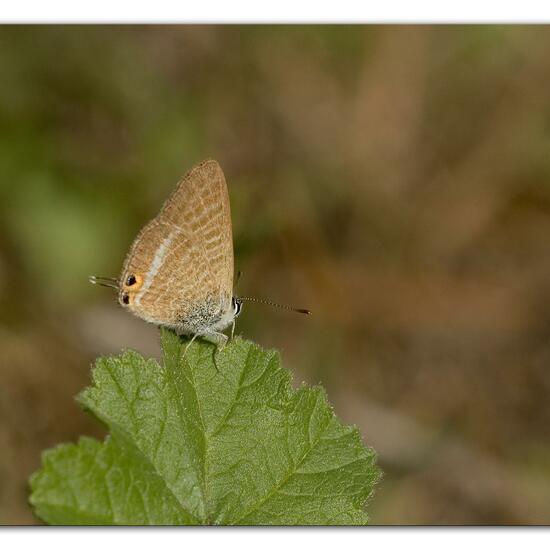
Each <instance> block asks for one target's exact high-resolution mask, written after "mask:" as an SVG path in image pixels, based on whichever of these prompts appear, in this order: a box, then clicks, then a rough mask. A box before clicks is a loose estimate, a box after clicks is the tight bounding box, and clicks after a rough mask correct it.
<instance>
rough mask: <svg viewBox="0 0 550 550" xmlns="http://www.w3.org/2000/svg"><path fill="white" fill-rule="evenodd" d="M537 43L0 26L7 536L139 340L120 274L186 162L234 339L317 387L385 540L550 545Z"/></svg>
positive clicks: (348, 32)
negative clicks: (200, 183) (217, 178)
mask: <svg viewBox="0 0 550 550" xmlns="http://www.w3.org/2000/svg"><path fill="white" fill-rule="evenodd" d="M549 51H550V28H547V27H523V26H515V27H514V26H440V27H435V26H401V27H390V26H90V27H85V26H73V27H70V26H66V27H63V26H13V27H7V26H4V27H0V178H1V179H0V449H1V451H0V523H3V524H6V523H16V524H20V523H24V524H26V523H32V522H36V520H35V519H34V518H33V516H32V514H31V511H30V509H29V507H28V505H27V502H26V499H27V491H28V489H27V485H26V483H27V478H28V476H29V474H30V473H31V472H32V471H34V470H35V469H36V468H37V467H38V465H39V460H40V452H41V450H43V449H45V448H47V447H50V446H53V445H55V444H57V443H60V442H63V441H74V440H75V439H76V438H77V437H78V435H80V434H89V435H95V436H98V437H101V436H102V435H103V431H102V428H101V427H100V426H98V425H97V423H95V422H94V421H93V420H92V419H90V418H88V416H87V415H86V414H85V413H83V412H82V411H81V410H80V409H79V407H78V406H77V404H76V403H75V402H74V400H73V396H74V395H75V394H76V393H77V392H78V391H79V390H81V389H82V388H83V387H84V386H86V385H87V384H88V382H89V372H90V364H91V363H92V361H93V359H94V358H95V357H96V356H98V355H100V354H110V353H117V352H118V351H119V350H120V349H121V348H124V347H130V348H134V349H138V350H139V351H141V352H143V353H145V354H148V355H153V356H158V354H159V343H158V330H157V329H156V328H155V327H153V326H150V325H147V324H146V323H144V322H142V321H140V320H138V319H136V318H133V317H132V316H131V315H129V314H127V313H125V312H123V311H122V310H121V308H119V307H118V306H117V304H116V302H115V296H114V295H113V293H111V292H110V291H109V290H108V289H103V288H98V287H93V286H91V285H89V284H88V282H87V278H88V275H90V274H98V275H114V276H116V275H118V273H119V270H120V267H121V264H122V261H123V259H124V256H125V253H126V251H127V249H128V247H129V245H130V243H131V241H132V240H133V237H134V236H135V234H136V233H137V231H138V230H139V228H140V227H141V226H142V225H143V224H144V223H145V222H146V221H147V220H149V219H150V218H151V217H153V216H154V215H156V213H157V212H158V210H159V208H160V205H161V204H162V202H163V201H164V199H165V198H166V197H167V196H168V194H169V193H170V191H171V190H172V189H173V188H174V186H175V184H176V182H177V180H178V178H179V177H180V176H181V175H182V174H184V173H185V172H186V171H187V170H188V169H189V168H191V166H192V165H193V164H195V163H196V162H198V161H200V160H202V159H204V158H207V157H213V158H215V159H217V160H218V161H219V162H220V163H221V165H222V167H223V168H224V171H225V174H226V178H227V181H228V185H229V191H230V195H231V201H232V214H233V224H234V238H235V254H236V267H237V269H240V270H242V271H243V272H244V275H243V277H242V279H241V281H240V282H239V292H240V293H242V294H245V295H252V296H261V297H267V298H270V299H272V300H276V301H279V302H283V303H290V304H294V305H297V306H302V307H309V308H311V309H312V310H313V311H314V315H312V316H311V317H309V318H307V317H304V316H300V315H295V314H291V313H287V312H282V311H278V310H274V309H270V308H267V307H263V306H260V305H254V304H246V307H245V309H244V312H243V314H242V316H241V318H240V319H239V322H238V324H237V331H238V332H241V333H242V334H243V335H245V336H246V337H248V338H251V339H253V340H255V341H256V342H258V343H260V344H262V345H263V346H270V347H276V348H278V349H280V350H281V353H282V357H283V362H284V364H285V365H286V366H287V367H289V368H290V369H292V370H293V371H294V373H295V382H296V383H297V384H298V383H301V382H302V381H304V380H305V381H307V382H308V383H318V382H321V383H323V384H324V385H325V386H326V388H327V390H328V393H329V396H330V399H331V401H332V403H333V404H334V407H335V409H336V412H337V413H338V414H339V416H340V417H341V418H342V419H343V420H345V421H346V422H350V423H355V424H357V425H359V427H360V428H361V430H362V433H363V434H364V438H365V440H366V442H367V443H369V444H370V445H372V446H374V447H375V448H376V450H377V451H378V452H379V460H380V464H381V466H382V468H383V469H384V471H385V478H384V479H383V481H382V482H381V484H380V485H379V488H378V490H377V493H376V495H375V497H374V499H373V500H372V502H371V504H370V513H371V517H372V521H373V523H377V524H426V523H429V524H442V523H448V524H449V523H450V524H457V523H458V524H460V523H472V524H487V523H497V524H502V523H514V524H529V523H550V444H549V443H550V440H549V437H548V429H549V423H550V404H549V397H550V246H549V242H548V241H549V235H550V55H549V54H548V52H549Z"/></svg>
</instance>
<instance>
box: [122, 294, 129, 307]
mask: <svg viewBox="0 0 550 550" xmlns="http://www.w3.org/2000/svg"><path fill="white" fill-rule="evenodd" d="M122 303H123V304H126V305H128V304H129V303H130V296H128V294H123V295H122Z"/></svg>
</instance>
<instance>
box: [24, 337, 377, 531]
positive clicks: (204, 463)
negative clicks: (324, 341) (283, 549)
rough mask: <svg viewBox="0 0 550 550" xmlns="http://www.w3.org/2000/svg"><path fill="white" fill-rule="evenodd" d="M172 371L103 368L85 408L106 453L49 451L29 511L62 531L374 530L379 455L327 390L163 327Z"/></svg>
mask: <svg viewBox="0 0 550 550" xmlns="http://www.w3.org/2000/svg"><path fill="white" fill-rule="evenodd" d="M161 341H162V349H163V356H164V367H161V366H160V365H159V364H158V363H157V362H156V361H154V360H147V359H144V358H143V357H141V356H140V355H139V354H137V353H135V352H132V351H127V352H125V353H123V354H122V355H121V356H119V357H108V358H101V359H99V360H98V361H97V363H96V366H95V368H94V369H93V371H92V379H93V385H92V386H91V387H90V388H88V389H86V390H85V391H84V392H82V394H81V395H80V396H79V401H80V403H81V404H82V405H83V406H84V407H85V408H86V409H89V410H90V411H91V412H92V413H93V414H94V415H96V416H97V417H98V418H99V419H100V420H101V421H102V422H104V423H105V424H106V425H107V426H108V427H109V429H110V435H109V436H108V437H107V438H106V440H105V442H103V443H100V442H98V441H96V440H94V439H90V438H82V439H80V441H79V442H78V444H76V445H74V444H66V445H61V446H59V447H57V448H55V449H52V450H49V451H46V452H45V453H44V455H43V464H42V468H41V469H40V470H39V471H38V472H36V473H35V474H33V476H32V478H31V489H32V494H31V499H30V500H31V503H32V505H33V506H34V508H35V512H36V514H37V515H38V516H39V517H40V518H42V519H43V520H44V521H46V522H47V523H51V524H103V525H106V524H109V525H111V524H113V525H127V524H170V525H174V524H185V525H189V524H240V525H314V524H325V525H339V524H343V525H350V524H365V523H366V522H367V519H368V518H367V515H366V513H365V511H364V507H365V503H366V501H367V499H368V498H369V496H370V495H371V493H372V491H373V486H374V484H375V483H376V481H377V479H378V477H379V470H378V468H377V467H376V465H375V453H374V451H373V450H372V449H370V448H368V447H365V446H364V445H363V444H362V442H361V437H360V435H359V432H358V430H357V429H356V428H352V427H348V426H344V425H342V424H341V423H340V422H339V421H338V420H337V419H336V417H335V416H334V414H333V412H332V409H331V408H330V406H329V404H328V403H327V399H326V396H325V392H324V390H323V389H322V388H318V387H317V388H306V387H302V388H300V389H299V390H296V391H294V390H292V389H291V384H290V373H289V372H288V371H287V370H285V369H283V368H281V367H280V364H279V363H280V361H279V355H278V354H277V353H276V352H274V351H265V350H262V349H261V348H260V347H258V346H256V345H254V344H253V343H251V342H248V341H246V340H243V339H241V338H237V339H235V340H234V341H233V342H232V343H230V344H228V345H227V346H226V347H225V348H224V349H223V350H222V351H219V352H217V353H216V360H215V363H214V361H213V357H214V350H215V348H214V347H213V346H212V345H211V344H208V343H206V342H194V343H193V344H192V345H191V346H190V347H189V348H188V349H187V351H185V350H186V346H187V341H186V340H182V339H180V338H179V337H178V336H176V335H175V334H174V333H173V332H171V331H169V330H166V329H162V332H161Z"/></svg>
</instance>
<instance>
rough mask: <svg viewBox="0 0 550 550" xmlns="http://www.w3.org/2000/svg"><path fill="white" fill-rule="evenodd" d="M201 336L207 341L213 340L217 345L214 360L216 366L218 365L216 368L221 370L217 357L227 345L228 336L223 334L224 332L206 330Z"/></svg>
mask: <svg viewBox="0 0 550 550" xmlns="http://www.w3.org/2000/svg"><path fill="white" fill-rule="evenodd" d="M200 337H201V338H203V339H204V340H206V341H207V342H211V343H212V344H214V345H215V346H216V349H215V350H214V355H213V360H214V366H215V367H216V370H217V371H218V372H219V369H218V365H217V363H216V357H217V356H218V353H220V352H221V351H223V348H225V345H226V344H227V340H228V338H227V336H226V335H225V334H223V332H214V331H212V332H205V333H203V334H201V335H200Z"/></svg>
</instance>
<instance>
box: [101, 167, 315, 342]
mask: <svg viewBox="0 0 550 550" xmlns="http://www.w3.org/2000/svg"><path fill="white" fill-rule="evenodd" d="M90 282H92V283H94V284H100V285H103V286H109V287H112V288H116V289H117V290H118V300H119V302H120V304H121V305H122V306H123V307H124V308H126V309H128V310H130V311H131V312H132V313H134V314H135V315H137V316H138V317H141V318H142V319H144V320H145V321H148V322H150V323H154V324H156V325H162V326H167V327H171V328H173V329H175V330H176V332H177V333H178V334H185V335H189V336H192V337H193V339H194V338H195V337H197V336H200V337H202V338H204V339H206V340H209V341H211V342H213V343H215V344H217V345H219V344H225V342H226V341H227V336H226V335H225V334H223V332H222V331H223V330H225V329H226V328H228V327H229V326H230V325H231V326H232V333H233V329H234V326H235V318H236V317H237V316H238V315H239V313H240V312H241V308H242V302H243V300H248V301H256V302H262V303H267V304H270V305H274V306H277V307H283V308H285V309H290V310H293V311H297V312H300V313H309V311H308V310H305V309H297V308H291V307H288V306H281V305H279V304H275V303H273V302H269V301H267V300H260V299H255V298H246V297H245V298H243V297H237V296H234V294H233V236H232V230H231V211H230V207H229V194H228V192H227V184H226V182H225V177H224V175H223V172H222V169H221V167H220V165H219V164H218V163H217V162H216V161H215V160H206V161H204V162H201V163H200V164H198V165H197V166H195V167H194V168H193V169H192V170H191V171H190V172H189V173H188V174H186V175H185V176H184V177H183V179H182V180H181V181H180V182H179V183H178V186H177V188H176V190H175V191H174V193H173V194H172V195H171V196H170V198H169V199H168V200H167V201H166V202H165V203H164V206H163V207H162V209H161V211H160V213H159V214H158V215H157V216H156V217H155V218H154V219H152V220H151V221H150V222H149V223H148V224H147V225H146V226H145V227H144V228H143V229H142V230H141V231H140V232H139V234H138V236H137V237H136V238H135V240H134V242H133V244H132V246H131V248H130V251H129V252H128V255H127V257H126V260H125V262H124V266H123V268H122V273H121V276H120V277H119V278H118V279H114V278H108V277H95V276H93V277H90Z"/></svg>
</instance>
